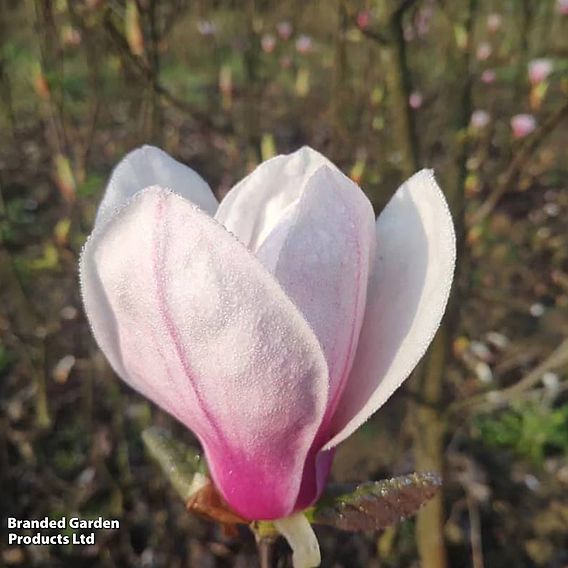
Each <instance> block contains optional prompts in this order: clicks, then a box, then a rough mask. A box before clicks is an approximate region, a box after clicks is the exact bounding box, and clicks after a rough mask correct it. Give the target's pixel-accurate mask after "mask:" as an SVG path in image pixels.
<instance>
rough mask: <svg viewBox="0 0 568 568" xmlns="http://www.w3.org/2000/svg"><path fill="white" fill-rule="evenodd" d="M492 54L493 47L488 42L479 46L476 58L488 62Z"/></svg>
mask: <svg viewBox="0 0 568 568" xmlns="http://www.w3.org/2000/svg"><path fill="white" fill-rule="evenodd" d="M492 52H493V50H492V49H491V45H490V44H489V43H487V42H483V43H480V44H479V45H478V46H477V51H476V57H477V59H478V60H479V61H486V60H487V59H489V58H490V57H491V53H492Z"/></svg>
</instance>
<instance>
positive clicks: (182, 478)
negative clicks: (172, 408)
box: [142, 426, 206, 501]
mask: <svg viewBox="0 0 568 568" xmlns="http://www.w3.org/2000/svg"><path fill="white" fill-rule="evenodd" d="M142 440H143V441H144V445H145V446H146V449H147V450H148V453H149V454H150V456H151V457H152V458H153V459H154V460H155V461H156V462H157V463H158V465H159V466H160V467H161V469H162V471H163V472H164V474H165V476H166V477H167V478H168V480H169V481H170V483H171V484H172V485H173V487H174V489H175V490H176V492H177V493H178V494H179V496H180V497H181V498H182V499H183V500H184V501H187V499H189V497H190V496H191V495H192V494H193V493H194V491H195V484H194V483H193V482H194V478H195V475H196V474H202V475H205V474H206V464H205V460H204V459H203V458H202V456H201V455H200V454H199V453H198V452H197V451H196V450H195V449H193V448H191V447H190V446H188V445H186V444H184V443H183V442H180V441H178V440H176V439H175V438H174V437H173V436H172V434H171V433H170V432H168V431H167V430H164V429H162V428H158V427H156V426H151V427H150V428H147V429H146V430H144V431H143V432H142Z"/></svg>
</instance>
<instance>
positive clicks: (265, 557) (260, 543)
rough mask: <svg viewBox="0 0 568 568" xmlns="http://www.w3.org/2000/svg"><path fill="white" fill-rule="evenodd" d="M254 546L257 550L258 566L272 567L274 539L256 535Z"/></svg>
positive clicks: (261, 567)
mask: <svg viewBox="0 0 568 568" xmlns="http://www.w3.org/2000/svg"><path fill="white" fill-rule="evenodd" d="M256 547H257V550H258V558H259V562H260V568H272V565H273V560H274V539H273V538H266V537H257V539H256Z"/></svg>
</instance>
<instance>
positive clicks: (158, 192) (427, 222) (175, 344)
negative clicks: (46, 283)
mask: <svg viewBox="0 0 568 568" xmlns="http://www.w3.org/2000/svg"><path fill="white" fill-rule="evenodd" d="M454 261H455V237H454V229H453V224H452V219H451V216H450V212H449V209H448V206H447V204H446V201H445V199H444V196H443V194H442V192H441V191H440V189H439V188H438V186H437V184H436V182H435V180H434V177H433V175H432V172H431V171H427V170H423V171H421V172H419V173H417V174H415V175H414V176H412V177H411V178H410V179H409V180H407V181H406V182H405V183H404V184H403V185H402V186H401V187H400V188H399V189H398V191H397V192H396V193H395V194H394V196H393V197H392V199H391V201H390V202H389V203H388V205H387V206H386V208H385V209H384V210H383V212H382V213H381V214H380V216H379V218H378V219H377V220H376V221H375V217H374V213H373V208H372V206H371V203H370V202H369V200H368V199H367V197H366V196H365V194H364V193H363V192H362V191H361V189H360V188H359V187H358V186H357V185H355V184H354V183H353V182H352V181H351V180H350V179H349V178H347V177H346V176H345V175H343V174H342V173H341V172H340V171H339V170H338V169H337V168H336V167H335V166H334V165H333V164H332V163H331V162H330V161H329V160H327V159H326V158H325V157H324V156H322V155H321V154H319V153H318V152H316V151H315V150H312V149H310V148H302V149H301V150H298V151H297V152H294V153H293V154H290V155H286V156H277V157H275V158H272V159H271V160H268V161H267V162H264V163H263V164H261V165H260V166H259V167H258V168H257V169H256V170H254V171H253V172H252V173H251V174H250V175H249V176H247V177H246V178H244V179H243V180H242V181H240V182H239V183H237V185H235V186H234V187H233V189H231V190H230V191H229V193H228V194H227V195H226V197H225V198H224V199H223V200H222V201H221V203H218V202H217V199H216V198H215V196H214V194H213V192H212V191H211V189H210V188H209V186H208V185H207V183H206V182H205V181H203V179H202V178H201V177H200V176H199V175H198V174H197V173H196V172H194V171H193V170H192V169H190V168H188V167H187V166H185V165H183V164H181V163H179V162H177V161H175V160H174V159H172V158H171V157H170V156H168V155H167V154H166V153H165V152H162V151H161V150H159V149H157V148H152V147H147V146H146V147H143V148H141V149H139V150H136V151H134V152H132V153H131V154H129V155H128V156H127V157H126V158H124V159H123V160H122V161H121V162H120V163H119V165H118V166H117V167H116V169H115V170H114V172H113V174H112V176H111V178H110V181H109V183H108V186H107V189H106V192H105V194H104V197H103V200H102V202H101V205H100V207H99V210H98V213H97V217H96V221H95V228H94V230H93V233H92V234H91V236H90V237H89V239H88V241H87V243H86V245H85V247H84V249H83V252H82V254H81V260H80V277H81V290H82V296H83V300H84V304H85V309H86V313H87V316H88V318H89V322H90V324H91V327H92V330H93V333H94V336H95V338H96V340H97V343H98V345H99V347H100V348H101V349H102V351H103V352H104V354H105V355H106V357H107V359H108V360H109V362H110V364H111V365H112V367H113V369H114V370H115V371H116V373H117V374H118V375H119V376H120V377H121V378H122V379H123V380H124V381H125V382H127V383H128V384H129V385H130V386H131V387H133V388H134V389H136V390H137V391H138V392H140V393H141V394H143V395H144V396H146V397H147V398H149V399H151V400H153V401H154V402H155V403H156V404H157V405H158V406H160V407H161V408H162V409H164V410H165V411H166V412H168V413H170V414H171V415H172V416H174V417H175V418H177V420H179V421H180V422H181V423H182V424H184V425H185V426H186V427H187V428H189V429H191V431H192V432H193V433H194V434H195V435H196V436H197V438H198V439H199V440H200V442H201V444H202V446H203V449H204V452H205V455H206V458H207V462H208V465H209V469H210V472H211V476H212V478H213V481H214V483H215V485H216V487H217V488H218V490H219V491H220V492H221V494H222V495H223V497H224V498H225V499H226V501H227V502H228V503H229V505H230V506H231V507H233V508H234V510H235V511H237V512H238V513H239V514H240V515H242V516H243V517H245V518H247V519H255V520H259V519H281V518H284V517H288V516H289V515H291V514H292V513H294V512H295V511H301V510H303V509H305V508H306V507H308V506H310V505H311V504H312V503H313V502H314V501H315V500H316V499H317V498H318V497H319V495H320V494H321V492H322V491H323V488H324V486H325V482H326V478H327V476H328V473H329V469H330V467H331V462H332V459H333V454H334V452H335V448H336V446H337V445H338V444H339V443H340V442H342V441H343V440H345V439H346V438H347V437H349V436H350V435H351V434H352V433H353V432H354V431H355V430H356V429H357V428H359V426H361V425H362V424H363V423H364V422H365V421H366V420H368V419H369V417H370V416H371V415H372V414H373V413H374V412H375V411H376V410H377V409H378V408H380V407H381V406H382V405H383V404H384V403H385V402H386V400H387V399H388V398H389V397H390V396H391V394H392V393H393V392H394V391H395V390H396V389H397V388H398V387H399V386H400V385H401V383H402V382H403V381H404V380H405V379H406V377H408V375H409V374H410V372H411V371H412V370H413V368H414V367H415V366H416V364H417V363H418V361H419V360H420V358H421V357H422V356H423V355H424V353H425V351H426V349H427V347H428V345H429V343H430V341H431V339H432V337H433V336H434V333H435V331H436V329H437V327H438V325H439V323H440V320H441V318H442V315H443V313H444V310H445V307H446V303H447V300H448V295H449V291H450V286H451V282H452V276H453V270H454Z"/></svg>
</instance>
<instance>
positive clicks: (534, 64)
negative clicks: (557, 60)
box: [528, 57, 553, 85]
mask: <svg viewBox="0 0 568 568" xmlns="http://www.w3.org/2000/svg"><path fill="white" fill-rule="evenodd" d="M528 70H529V80H530V82H531V83H532V84H533V85H538V84H539V83H542V82H543V81H545V80H546V79H547V78H548V76H549V75H550V74H551V73H552V70H553V64H552V60H550V59H547V58H544V57H542V58H540V59H533V60H532V61H530V62H529V66H528Z"/></svg>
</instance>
